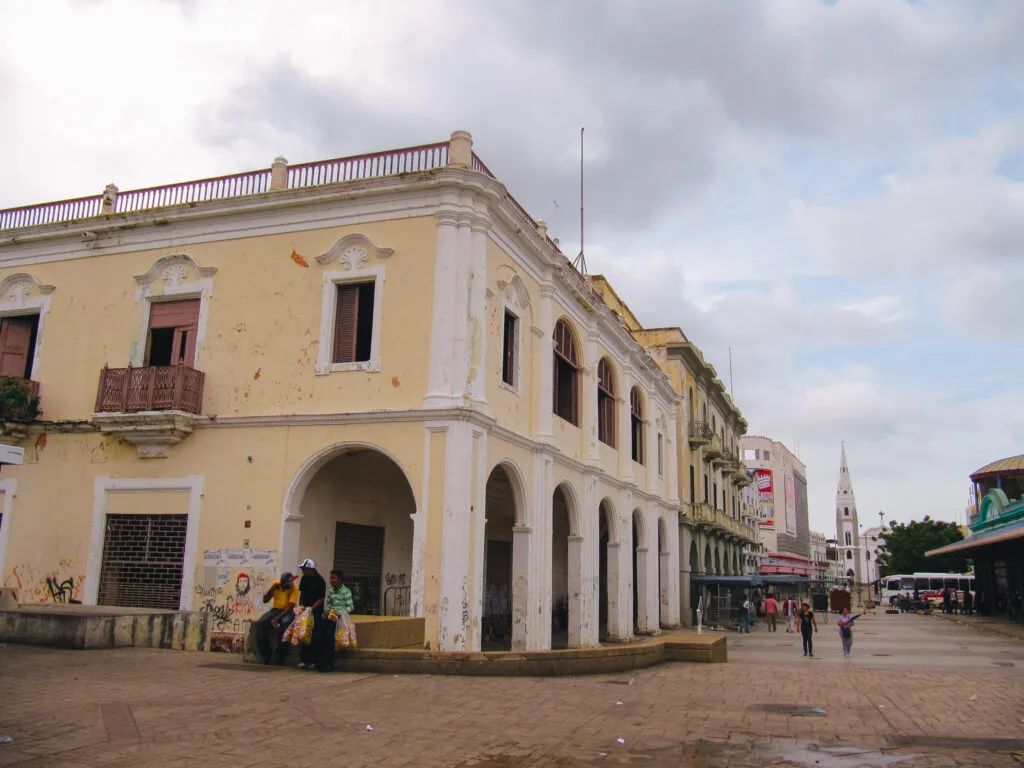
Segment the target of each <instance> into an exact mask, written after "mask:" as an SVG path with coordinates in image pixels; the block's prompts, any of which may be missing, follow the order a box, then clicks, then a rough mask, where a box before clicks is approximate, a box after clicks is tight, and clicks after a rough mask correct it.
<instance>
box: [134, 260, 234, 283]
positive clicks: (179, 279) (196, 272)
mask: <svg viewBox="0 0 1024 768" xmlns="http://www.w3.org/2000/svg"><path fill="white" fill-rule="evenodd" d="M215 274H217V268H216V267H204V266H202V265H201V264H200V263H199V262H198V261H196V260H195V259H193V258H192V257H191V256H188V255H186V254H184V253H177V254H174V255H173V256H165V257H164V258H162V259H157V260H156V263H155V264H154V265H153V266H152V267H150V268H149V271H148V272H147V273H146V274H144V275H136V276H135V282H136V283H138V284H139V285H153V284H154V283H156V282H158V281H159V282H162V283H163V284H164V285H167V286H170V287H174V286H178V285H182V284H183V283H191V282H194V281H196V280H200V279H203V278H208V277H213V276H214V275H215Z"/></svg>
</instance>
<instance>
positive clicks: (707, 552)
mask: <svg viewBox="0 0 1024 768" xmlns="http://www.w3.org/2000/svg"><path fill="white" fill-rule="evenodd" d="M714 568H715V561H714V560H712V559H711V544H710V543H708V544H705V545H704V573H705V574H707V575H708V576H713V575H714V574H715V570H714Z"/></svg>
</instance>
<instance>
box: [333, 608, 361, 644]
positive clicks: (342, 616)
mask: <svg viewBox="0 0 1024 768" xmlns="http://www.w3.org/2000/svg"><path fill="white" fill-rule="evenodd" d="M334 647H335V649H336V650H339V651H340V650H342V649H343V648H355V647H356V623H355V622H354V621H352V617H351V616H349V615H348V614H347V613H339V614H338V627H337V629H335V630H334Z"/></svg>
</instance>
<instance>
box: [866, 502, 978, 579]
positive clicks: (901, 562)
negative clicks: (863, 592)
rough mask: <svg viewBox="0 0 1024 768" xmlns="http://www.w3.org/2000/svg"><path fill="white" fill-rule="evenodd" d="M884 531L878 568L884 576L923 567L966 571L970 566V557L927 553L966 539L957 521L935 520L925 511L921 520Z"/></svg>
mask: <svg viewBox="0 0 1024 768" xmlns="http://www.w3.org/2000/svg"><path fill="white" fill-rule="evenodd" d="M882 535H883V536H884V537H885V543H884V544H883V545H882V546H881V547H880V548H879V552H878V572H879V574H881V575H882V576H888V575H890V574H894V573H896V574H899V573H917V572H919V571H935V572H939V573H962V572H963V571H965V570H967V558H966V557H962V556H957V555H951V556H948V557H925V556H924V553H925V552H929V551H930V550H933V549H938V548H939V547H944V546H946V545H947V544H952V543H953V542H955V541H960V540H961V539H963V537H964V535H963V533H962V532H961V531H960V527H959V526H958V525H957V524H956V523H945V522H942V521H941V520H932V519H931V518H930V517H928V516H927V515H925V517H924V520H922V521H921V522H917V521H916V520H911V521H910V522H909V523H906V524H904V523H893V524H892V525H890V526H889V527H888V528H886V530H885V531H884V532H883V534H882Z"/></svg>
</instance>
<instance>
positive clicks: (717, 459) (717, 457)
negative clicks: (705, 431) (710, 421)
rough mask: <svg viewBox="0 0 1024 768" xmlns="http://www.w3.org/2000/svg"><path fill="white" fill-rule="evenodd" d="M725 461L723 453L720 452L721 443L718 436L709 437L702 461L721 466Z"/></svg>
mask: <svg viewBox="0 0 1024 768" xmlns="http://www.w3.org/2000/svg"><path fill="white" fill-rule="evenodd" d="M726 459H727V457H726V455H725V452H724V451H723V450H722V443H721V441H720V440H719V439H718V435H714V434H713V435H711V440H710V441H709V442H708V444H707V447H706V448H705V449H704V461H708V462H712V463H714V464H721V463H722V462H724V461H726Z"/></svg>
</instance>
